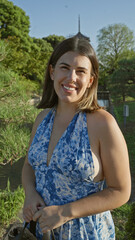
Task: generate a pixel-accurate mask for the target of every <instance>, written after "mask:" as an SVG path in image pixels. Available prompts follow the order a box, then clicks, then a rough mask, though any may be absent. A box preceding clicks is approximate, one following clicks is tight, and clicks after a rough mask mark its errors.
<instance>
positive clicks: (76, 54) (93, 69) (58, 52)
mask: <svg viewBox="0 0 135 240" xmlns="http://www.w3.org/2000/svg"><path fill="white" fill-rule="evenodd" d="M97 85H98V61H97V58H96V55H95V52H94V50H93V48H92V46H91V45H90V44H89V42H88V41H87V40H85V39H79V38H77V37H73V38H69V39H66V40H64V41H63V42H61V43H60V44H59V45H58V46H57V47H56V49H55V50H54V52H53V54H52V56H51V58H50V60H49V63H48V68H47V71H46V77H45V85H44V89H43V96H42V100H41V102H40V104H39V106H38V107H39V108H44V110H43V111H42V112H40V114H39V115H38V117H37V119H36V121H35V123H34V126H33V130H32V134H31V139H30V144H29V149H28V154H27V157H26V160H25V163H24V167H23V172H22V183H23V186H24V190H25V203H24V210H23V214H24V219H25V221H27V222H29V221H31V220H34V221H37V232H36V237H37V239H39V240H41V239H43V233H46V232H48V231H50V230H52V229H54V235H55V238H56V240H57V239H59V240H67V239H68V240H76V239H79V240H84V239H90V240H98V239H100V240H108V239H109V240H114V239H115V230H114V229H115V228H114V223H113V220H112V217H111V213H110V209H114V208H117V207H119V206H121V205H122V204H124V203H125V202H127V201H128V199H129V196H130V186H131V180H130V171H129V159H128V151H127V147H126V143H125V140H124V137H123V135H122V133H121V131H120V129H119V127H118V125H117V123H116V121H115V119H114V118H113V117H112V116H111V115H110V114H109V113H108V112H106V111H105V110H103V109H102V108H101V107H100V106H99V105H98V103H97ZM123 175H124V179H123ZM105 180H106V184H107V187H106V188H104V181H105ZM51 239H52V238H51Z"/></svg>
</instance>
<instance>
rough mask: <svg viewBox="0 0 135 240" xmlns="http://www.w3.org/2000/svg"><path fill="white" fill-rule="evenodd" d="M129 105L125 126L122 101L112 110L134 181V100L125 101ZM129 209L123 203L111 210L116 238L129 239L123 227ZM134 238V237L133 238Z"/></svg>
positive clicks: (118, 239) (120, 239) (128, 206)
mask: <svg viewBox="0 0 135 240" xmlns="http://www.w3.org/2000/svg"><path fill="white" fill-rule="evenodd" d="M126 104H127V105H128V106H129V117H127V121H126V127H125V126H124V119H123V103H121V104H119V105H115V107H114V112H115V116H116V119H117V121H118V124H119V126H120V128H121V130H122V132H123V135H124V137H125V140H126V142H127V147H128V151H129V160H130V167H131V174H132V181H135V161H134V160H135V101H134V102H133V101H132V102H129V101H128V102H126ZM130 210H131V204H128V203H127V204H125V205H124V206H122V207H121V208H118V209H115V210H114V211H113V212H112V215H113V219H114V222H115V226H116V239H117V240H129V238H128V237H127V232H126V229H125V226H126V223H127V220H128V216H129V212H130ZM134 239H135V238H134Z"/></svg>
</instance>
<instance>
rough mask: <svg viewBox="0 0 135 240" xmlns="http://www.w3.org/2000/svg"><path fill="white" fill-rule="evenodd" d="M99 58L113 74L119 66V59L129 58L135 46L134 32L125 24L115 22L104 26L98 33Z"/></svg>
mask: <svg viewBox="0 0 135 240" xmlns="http://www.w3.org/2000/svg"><path fill="white" fill-rule="evenodd" d="M97 39H98V48H97V53H98V57H99V60H100V62H101V64H102V67H103V68H104V71H105V72H106V73H108V74H112V73H113V72H114V71H115V69H116V68H117V66H118V61H120V60H121V59H122V58H127V56H128V55H127V54H128V53H129V52H131V50H132V49H133V48H134V43H135V42H134V36H133V32H132V31H131V30H130V29H129V28H128V27H127V26H126V25H124V24H114V25H109V26H108V27H104V28H102V29H101V30H100V31H99V34H98V35H97Z"/></svg>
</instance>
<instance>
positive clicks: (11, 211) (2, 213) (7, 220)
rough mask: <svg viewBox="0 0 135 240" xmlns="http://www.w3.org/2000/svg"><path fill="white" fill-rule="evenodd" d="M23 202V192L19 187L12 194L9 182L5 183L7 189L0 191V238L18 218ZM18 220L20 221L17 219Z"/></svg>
mask: <svg viewBox="0 0 135 240" xmlns="http://www.w3.org/2000/svg"><path fill="white" fill-rule="evenodd" d="M23 202H24V191H23V188H22V187H21V186H18V188H17V189H16V190H15V191H14V192H12V191H11V190H10V182H9V181H8V182H7V188H6V189H5V190H4V191H1V190H0V237H2V236H3V235H4V234H5V233H6V228H7V227H8V226H9V224H11V222H14V221H15V220H17V218H18V212H19V210H20V209H21V208H22V206H23ZM18 220H20V219H18ZM20 221H21V220H20Z"/></svg>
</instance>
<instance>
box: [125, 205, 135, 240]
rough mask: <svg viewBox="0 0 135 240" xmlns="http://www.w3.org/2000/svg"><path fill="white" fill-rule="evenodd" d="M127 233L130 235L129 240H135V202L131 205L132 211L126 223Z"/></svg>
mask: <svg viewBox="0 0 135 240" xmlns="http://www.w3.org/2000/svg"><path fill="white" fill-rule="evenodd" d="M126 231H127V235H128V240H134V239H135V202H134V203H132V205H131V210H130V213H129V215H128V221H127V223H126Z"/></svg>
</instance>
